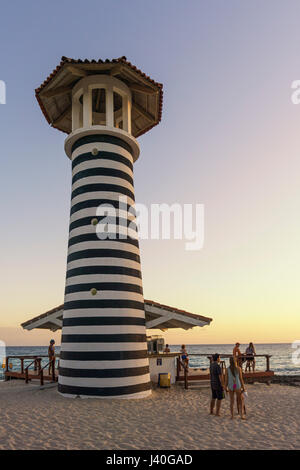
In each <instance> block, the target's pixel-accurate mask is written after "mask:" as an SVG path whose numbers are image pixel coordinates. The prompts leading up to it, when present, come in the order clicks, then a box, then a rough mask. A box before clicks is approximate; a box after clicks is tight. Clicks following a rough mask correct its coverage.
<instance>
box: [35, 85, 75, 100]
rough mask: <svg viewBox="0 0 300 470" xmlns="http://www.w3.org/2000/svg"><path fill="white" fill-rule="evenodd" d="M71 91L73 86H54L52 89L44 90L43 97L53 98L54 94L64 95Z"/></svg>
mask: <svg viewBox="0 0 300 470" xmlns="http://www.w3.org/2000/svg"><path fill="white" fill-rule="evenodd" d="M70 91H72V87H70V86H60V87H58V88H53V89H51V90H48V91H44V92H42V97H43V98H52V96H58V95H63V94H65V93H69V92H70Z"/></svg>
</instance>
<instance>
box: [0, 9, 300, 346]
mask: <svg viewBox="0 0 300 470" xmlns="http://www.w3.org/2000/svg"><path fill="white" fill-rule="evenodd" d="M299 25H300V3H299V1H297V0H295V1H293V0H287V1H284V2H283V1H281V0H263V1H261V0H243V1H240V0H226V1H225V0H223V1H221V0H214V1H211V0H187V1H185V2H182V1H179V0H163V1H159V0H152V1H151V2H150V1H146V0H109V1H103V0H85V2H79V1H78V0H72V1H71V0H59V1H58V0H52V1H51V4H50V3H49V1H44V0H40V1H33V0H27V1H26V2H24V1H20V0H19V1H14V2H5V4H3V5H1V28H0V80H4V81H5V82H6V86H7V104H6V105H0V135H1V139H0V156H1V173H0V175H1V184H0V192H1V198H0V204H1V221H2V223H1V231H0V250H1V272H0V303H1V316H0V339H2V340H5V341H6V342H7V343H8V344H10V345H22V344H24V345H25V344H27V345H40V344H44V343H45V341H48V339H49V335H50V336H52V334H51V333H49V332H39V331H33V332H23V331H22V330H21V328H20V327H19V324H20V323H21V322H23V321H26V320H28V319H30V318H31V317H33V316H35V315H38V314H40V313H42V312H44V311H46V310H49V309H51V308H53V307H55V306H57V305H59V304H61V303H62V302H63V292H64V280H65V267H66V254H67V236H68V224H69V207H70V187H71V171H70V161H69V160H68V158H67V157H66V156H65V154H64V148H63V143H64V138H65V135H64V134H63V133H61V132H59V131H57V130H55V129H52V128H50V127H49V125H48V124H47V122H46V120H45V119H44V117H43V115H42V113H41V111H40V109H39V107H38V104H37V102H36V100H35V97H34V89H35V88H36V87H37V86H39V85H40V84H41V83H42V81H43V80H44V79H45V78H46V77H47V76H48V75H49V73H50V72H51V71H52V70H53V69H54V68H55V67H56V65H57V64H58V63H59V61H60V57H61V56H62V55H66V56H69V57H73V58H91V59H92V58H102V59H105V58H115V57H120V56H122V55H125V56H126V57H127V58H128V60H130V61H131V62H132V63H133V64H135V65H136V66H138V67H139V68H141V69H142V70H143V71H144V72H145V73H147V74H149V75H150V76H151V77H152V78H153V79H155V80H156V81H158V82H162V83H163V84H164V108H163V118H162V122H161V123H160V125H159V126H157V127H155V128H154V129H153V130H152V131H150V132H149V133H147V134H146V135H144V136H143V137H141V138H140V139H139V142H140V145H141V156H140V159H139V160H138V162H137V163H136V166H135V189H136V200H137V201H138V202H143V203H145V204H147V205H149V204H150V203H163V202H165V203H174V202H179V203H203V204H204V205H205V244H204V248H203V249H202V250H201V251H199V252H195V251H194V252H193V251H192V252H188V251H185V249H184V242H183V241H163V240H162V241H150V240H149V241H146V240H145V241H142V242H141V257H142V269H143V279H144V293H145V298H148V299H153V300H155V301H158V302H161V303H165V304H168V305H171V306H175V307H177V308H183V309H185V310H188V311H190V312H194V313H199V314H203V315H206V316H211V317H212V318H213V319H214V320H213V323H212V324H211V326H209V327H205V328H201V329H200V328H196V329H194V330H191V331H190V332H183V331H182V330H174V331H170V332H169V333H167V334H166V340H167V341H169V342H170V343H180V342H185V343H187V344H189V343H206V344H207V343H231V342H235V341H237V340H239V341H240V342H247V341H253V342H256V343H259V342H291V341H294V340H296V339H299V338H300V316H299V311H300V288H299V278H300V249H299V241H300V217H299V214H300V187H299V180H300V105H298V106H297V105H293V104H292V102H291V98H290V97H291V92H292V90H291V83H292V81H293V80H297V79H300V27H299ZM154 333H155V331H154ZM55 337H56V338H57V339H59V335H56V336H55ZM58 342H59V341H58Z"/></svg>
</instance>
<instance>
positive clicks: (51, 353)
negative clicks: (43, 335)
mask: <svg viewBox="0 0 300 470" xmlns="http://www.w3.org/2000/svg"><path fill="white" fill-rule="evenodd" d="M54 345H55V341H54V339H51V341H50V344H49V347H48V359H49V375H51V373H52V371H55V346H54Z"/></svg>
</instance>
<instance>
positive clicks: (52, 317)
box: [21, 300, 212, 331]
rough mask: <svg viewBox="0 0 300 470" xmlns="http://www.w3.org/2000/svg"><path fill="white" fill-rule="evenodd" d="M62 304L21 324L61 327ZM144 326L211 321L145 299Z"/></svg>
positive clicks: (165, 327)
mask: <svg viewBox="0 0 300 470" xmlns="http://www.w3.org/2000/svg"><path fill="white" fill-rule="evenodd" d="M63 308H64V306H63V305H59V306H58V307H56V308H53V309H52V310H49V311H48V312H45V313H42V314H41V315H38V316H37V317H34V318H32V319H31V320H28V321H26V322H24V323H22V324H21V326H22V328H24V329H25V330H33V329H34V328H40V329H45V330H51V331H56V330H60V329H61V328H62V317H63ZM145 314H146V328H147V329H151V328H152V329H160V330H162V331H165V330H168V329H169V328H183V329H184V330H189V329H190V328H194V327H195V326H201V327H202V326H206V325H209V324H210V323H211V321H212V318H207V317H204V316H202V315H196V314H194V313H189V312H186V311H185V310H179V309H177V308H174V307H169V306H167V305H162V304H159V303H158V302H154V301H152V300H145Z"/></svg>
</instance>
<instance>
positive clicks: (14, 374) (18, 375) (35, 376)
mask: <svg viewBox="0 0 300 470" xmlns="http://www.w3.org/2000/svg"><path fill="white" fill-rule="evenodd" d="M4 375H5V378H6V380H9V378H12V379H22V380H26V374H25V372H23V373H22V372H21V371H20V370H16V371H8V372H5V373H4ZM43 378H44V381H46V382H53V379H52V375H48V374H45V373H44V374H43ZM28 380H29V381H31V380H40V374H39V372H38V371H34V370H31V371H30V372H29V373H28ZM57 380H58V371H57V370H56V371H55V382H57Z"/></svg>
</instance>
